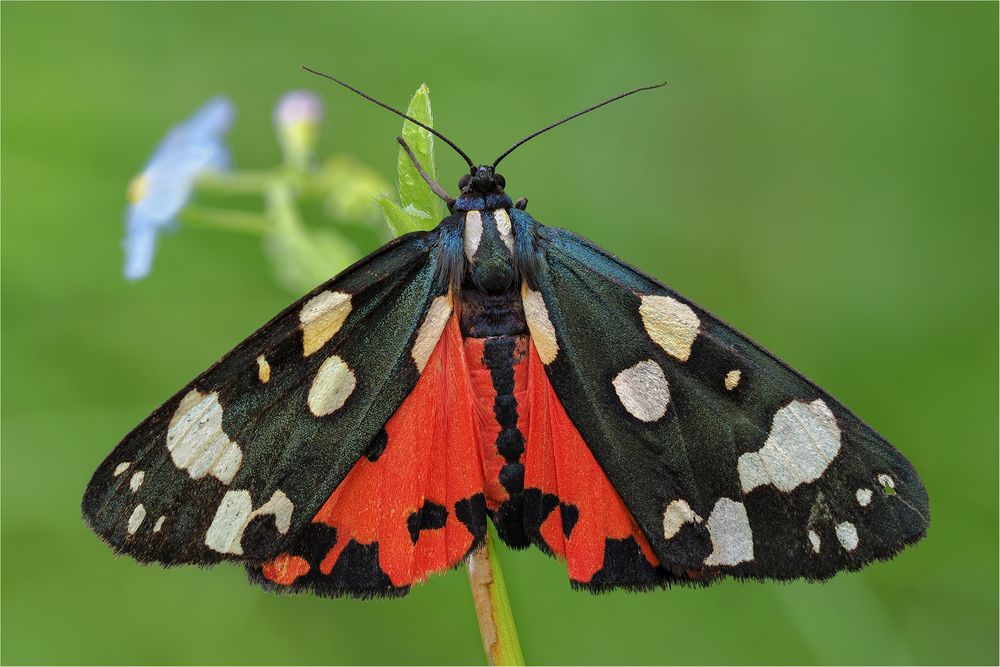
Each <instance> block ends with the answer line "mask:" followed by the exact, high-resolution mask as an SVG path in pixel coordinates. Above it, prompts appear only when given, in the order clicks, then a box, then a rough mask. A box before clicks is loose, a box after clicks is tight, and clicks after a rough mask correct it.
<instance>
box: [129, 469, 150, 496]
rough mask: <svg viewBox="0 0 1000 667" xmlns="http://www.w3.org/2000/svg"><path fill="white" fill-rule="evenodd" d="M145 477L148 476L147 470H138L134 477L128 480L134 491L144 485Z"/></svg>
mask: <svg viewBox="0 0 1000 667" xmlns="http://www.w3.org/2000/svg"><path fill="white" fill-rule="evenodd" d="M145 478H146V473H145V472H143V471H142V470H139V471H136V473H135V474H134V475H132V479H130V480H129V481H128V487H129V488H130V489H132V491H133V492H135V491H138V490H139V487H140V486H142V480H144V479H145Z"/></svg>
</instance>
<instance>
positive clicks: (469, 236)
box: [462, 211, 483, 262]
mask: <svg viewBox="0 0 1000 667" xmlns="http://www.w3.org/2000/svg"><path fill="white" fill-rule="evenodd" d="M482 240H483V216H482V215H481V214H480V213H479V211H469V212H468V213H466V214H465V232H464V242H463V243H462V245H463V247H464V248H465V256H466V257H467V258H468V259H469V261H470V262H471V261H472V258H473V257H475V256H476V251H477V250H479V242H480V241H482Z"/></svg>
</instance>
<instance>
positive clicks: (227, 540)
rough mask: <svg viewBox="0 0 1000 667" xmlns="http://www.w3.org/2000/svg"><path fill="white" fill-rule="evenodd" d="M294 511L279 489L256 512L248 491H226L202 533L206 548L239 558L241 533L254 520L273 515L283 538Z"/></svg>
mask: <svg viewBox="0 0 1000 667" xmlns="http://www.w3.org/2000/svg"><path fill="white" fill-rule="evenodd" d="M294 509H295V506H294V505H293V504H292V501H291V500H289V499H288V496H286V495H285V494H284V492H283V491H281V489H278V490H276V491H275V492H274V494H273V495H272V496H271V499H270V500H268V501H267V502H266V503H264V504H263V505H261V506H260V507H259V508H258V509H256V510H255V509H254V508H253V501H252V500H251V498H250V492H249V491H245V490H239V491H228V492H227V493H226V495H225V496H223V497H222V502H221V503H219V508H218V509H217V510H216V512H215V517H214V518H213V519H212V524H211V525H210V526H209V527H208V531H207V532H206V533H205V545H206V546H208V547H209V548H210V549H213V550H215V551H218V552H219V553H223V554H226V553H228V554H236V555H237V556H239V555H242V554H243V545H242V544H241V542H242V540H243V531H244V530H246V528H247V526H248V525H249V524H250V521H251V520H253V518H254V517H257V516H262V515H265V514H272V515H274V525H275V527H276V528H277V529H278V532H279V533H281V534H282V535H284V534H285V533H287V532H288V528H289V527H290V526H291V524H292V511H293V510H294Z"/></svg>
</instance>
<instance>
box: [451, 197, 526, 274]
mask: <svg viewBox="0 0 1000 667" xmlns="http://www.w3.org/2000/svg"><path fill="white" fill-rule="evenodd" d="M462 248H463V251H464V253H465V258H466V260H467V265H466V266H467V276H466V277H467V280H466V282H467V283H469V287H470V288H473V289H476V288H478V289H481V290H483V291H485V292H488V293H490V294H499V293H502V292H504V291H506V290H507V289H508V288H509V287H511V285H512V284H513V283H514V279H515V271H514V260H513V258H514V232H513V229H512V228H511V221H510V214H509V213H508V212H507V209H504V208H497V209H492V210H478V209H474V210H471V211H468V212H466V214H465V229H464V232H463V235H462Z"/></svg>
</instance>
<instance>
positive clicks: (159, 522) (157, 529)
mask: <svg viewBox="0 0 1000 667" xmlns="http://www.w3.org/2000/svg"><path fill="white" fill-rule="evenodd" d="M166 518H167V517H165V516H161V517H160V518H159V519H157V520H156V523H154V524H153V532H154V533H158V532H160V529H161V528H163V522H164V521H165V520H166Z"/></svg>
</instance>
